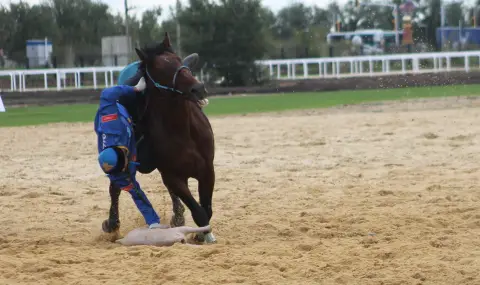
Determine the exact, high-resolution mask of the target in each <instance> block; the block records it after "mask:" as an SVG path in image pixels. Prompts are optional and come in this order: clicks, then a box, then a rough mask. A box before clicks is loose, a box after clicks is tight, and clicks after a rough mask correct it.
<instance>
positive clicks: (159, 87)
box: [145, 65, 191, 95]
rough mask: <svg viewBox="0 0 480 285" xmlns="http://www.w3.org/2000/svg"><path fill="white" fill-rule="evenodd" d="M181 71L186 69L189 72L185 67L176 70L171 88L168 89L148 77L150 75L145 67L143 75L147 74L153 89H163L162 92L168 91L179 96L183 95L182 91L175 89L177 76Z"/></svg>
mask: <svg viewBox="0 0 480 285" xmlns="http://www.w3.org/2000/svg"><path fill="white" fill-rule="evenodd" d="M182 69H187V70H189V71H190V72H191V70H190V68H189V67H188V66H186V65H182V66H180V67H179V68H177V70H176V71H175V74H174V75H173V81H172V85H173V87H168V86H165V85H161V84H159V83H157V82H156V81H155V80H153V78H152V76H150V73H149V72H148V69H147V68H146V67H145V73H146V74H147V77H148V79H150V81H152V83H153V85H155V87H157V88H158V89H164V90H168V91H171V92H175V93H179V94H182V95H183V92H182V91H180V90H178V89H176V88H175V87H176V81H177V76H178V74H179V73H180V71H181V70H182Z"/></svg>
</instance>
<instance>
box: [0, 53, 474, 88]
mask: <svg viewBox="0 0 480 285" xmlns="http://www.w3.org/2000/svg"><path fill="white" fill-rule="evenodd" d="M257 64H259V65H262V66H264V67H266V68H267V70H268V71H269V74H270V76H271V77H272V78H277V79H279V80H291V79H302V78H341V77H359V76H386V75H398V74H415V73H432V72H447V71H465V72H469V71H470V70H472V69H480V51H466V52H443V53H415V54H395V55H377V56H359V57H333V58H304V59H284V60H261V61H257ZM122 69H123V66H119V67H88V68H68V69H36V70H6V71H0V80H2V79H5V77H6V78H7V80H8V79H9V80H10V86H9V89H8V86H3V89H7V90H10V91H20V92H22V91H30V90H62V89H80V88H88V89H92V88H93V89H99V88H105V87H108V86H111V85H113V84H115V83H116V81H115V78H116V76H118V73H119V72H120V71H121V70H122ZM297 73H300V75H297ZM0 82H3V81H0ZM7 82H8V81H7ZM0 88H1V85H0Z"/></svg>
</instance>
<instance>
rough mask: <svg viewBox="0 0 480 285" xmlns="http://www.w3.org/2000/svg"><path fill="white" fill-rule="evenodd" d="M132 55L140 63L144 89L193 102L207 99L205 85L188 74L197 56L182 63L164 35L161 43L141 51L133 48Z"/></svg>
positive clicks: (167, 37)
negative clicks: (135, 56)
mask: <svg viewBox="0 0 480 285" xmlns="http://www.w3.org/2000/svg"><path fill="white" fill-rule="evenodd" d="M135 51H136V52H137V55H138V57H139V58H140V60H141V62H142V64H141V68H143V69H144V72H145V81H146V83H147V88H149V89H150V88H156V89H158V90H159V91H160V92H161V93H162V94H166V93H165V92H167V93H169V94H171V95H174V96H175V95H176V96H181V98H184V99H188V100H192V101H198V100H202V99H204V98H205V97H206V96H207V90H206V89H205V85H204V84H203V83H201V82H200V81H198V80H197V79H196V78H195V77H194V76H193V74H192V72H191V68H193V67H195V65H196V64H197V63H198V55H197V54H192V55H190V56H188V57H187V58H185V60H184V61H183V63H182V59H181V58H180V57H179V56H178V55H176V54H175V52H174V51H173V49H172V46H171V44H170V38H169V36H168V33H165V38H164V40H163V42H161V43H159V44H155V45H152V46H147V47H145V48H143V49H137V48H135Z"/></svg>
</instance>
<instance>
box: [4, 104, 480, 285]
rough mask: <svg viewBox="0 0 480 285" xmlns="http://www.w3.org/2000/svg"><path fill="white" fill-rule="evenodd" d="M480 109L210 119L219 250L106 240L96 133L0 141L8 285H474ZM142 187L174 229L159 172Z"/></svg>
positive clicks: (17, 131)
mask: <svg viewBox="0 0 480 285" xmlns="http://www.w3.org/2000/svg"><path fill="white" fill-rule="evenodd" d="M479 101H480V100H479ZM479 108H480V103H479V102H477V101H476V100H471V99H458V98H450V99H442V100H433V101H432V100H429V101H415V102H404V103H388V104H379V105H373V106H355V107H346V108H336V109H330V110H323V111H301V112H287V113H283V114H259V115H248V116H236V117H233V116H230V117H223V118H220V117H218V118H214V119H212V124H213V127H214V131H215V133H216V140H217V152H216V172H217V182H216V188H215V194H214V204H213V206H214V217H213V223H212V226H213V227H214V233H215V234H216V236H217V238H218V240H219V242H218V244H216V245H210V246H201V247H189V246H186V245H181V244H177V245H174V246H173V247H168V248H152V247H122V246H120V245H117V244H114V243H111V242H110V241H109V236H107V235H104V234H102V232H101V222H102V221H103V219H105V218H106V217H107V212H108V207H109V197H108V191H107V187H108V181H107V178H106V177H105V176H103V175H102V173H101V171H100V169H99V167H98V166H97V164H96V163H97V162H96V146H95V134H94V133H93V129H92V124H56V125H50V126H41V127H22V128H2V129H0V145H1V146H2V151H1V153H0V158H1V161H2V168H1V171H0V209H1V214H0V284H9V285H10V284H12V285H13V284H89V285H92V284H195V285H198V284H234V283H244V284H480V277H479V271H480V186H479V170H480V165H479V161H480V141H479V140H480V124H479V119H480V118H479V114H480V109H479ZM139 181H140V183H141V184H142V186H143V188H144V189H145V190H146V192H147V194H148V196H149V198H150V199H151V200H152V202H153V204H154V205H155V207H156V209H157V210H158V212H159V213H160V214H161V216H162V217H165V218H166V219H169V218H170V213H171V210H170V209H171V202H170V199H169V196H168V194H167V192H166V190H165V188H164V186H163V184H161V180H160V177H159V175H157V174H156V173H153V174H151V175H148V176H147V175H139ZM191 185H192V186H195V185H196V183H195V181H191ZM193 192H194V194H195V196H196V197H197V193H196V189H195V188H194V191H193ZM120 210H121V221H122V228H121V233H122V234H125V233H126V232H128V231H129V230H131V229H133V228H134V227H137V226H142V218H141V216H140V214H139V213H138V211H137V210H136V208H135V206H134V204H133V202H132V201H131V199H130V197H129V196H127V195H125V194H122V196H121V204H120ZM186 213H187V224H188V225H194V224H193V222H192V219H191V216H190V212H189V211H187V212H186Z"/></svg>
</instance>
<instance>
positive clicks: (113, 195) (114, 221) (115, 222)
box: [102, 182, 121, 233]
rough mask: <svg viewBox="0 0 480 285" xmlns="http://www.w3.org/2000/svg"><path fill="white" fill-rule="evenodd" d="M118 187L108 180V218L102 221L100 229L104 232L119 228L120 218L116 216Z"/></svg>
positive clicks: (118, 195)
mask: <svg viewBox="0 0 480 285" xmlns="http://www.w3.org/2000/svg"><path fill="white" fill-rule="evenodd" d="M120 191H121V190H120V188H119V187H116V186H115V185H113V183H111V182H110V189H109V192H110V201H111V202H110V212H109V215H108V220H105V221H103V224H102V229H103V231H104V232H106V233H112V232H114V231H116V230H118V229H119V228H120V218H119V216H118V200H119V197H120Z"/></svg>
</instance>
